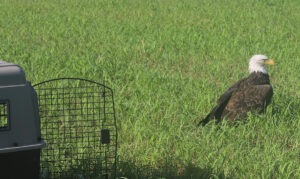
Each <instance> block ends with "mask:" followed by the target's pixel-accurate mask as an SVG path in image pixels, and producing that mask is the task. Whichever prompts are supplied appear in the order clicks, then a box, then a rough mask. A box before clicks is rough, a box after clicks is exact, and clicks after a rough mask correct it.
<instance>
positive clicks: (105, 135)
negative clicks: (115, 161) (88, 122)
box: [100, 129, 110, 144]
mask: <svg viewBox="0 0 300 179" xmlns="http://www.w3.org/2000/svg"><path fill="white" fill-rule="evenodd" d="M100 141H101V143H102V144H109V143H110V131H109V129H101V139H100Z"/></svg>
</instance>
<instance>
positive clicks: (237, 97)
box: [198, 55, 274, 126]
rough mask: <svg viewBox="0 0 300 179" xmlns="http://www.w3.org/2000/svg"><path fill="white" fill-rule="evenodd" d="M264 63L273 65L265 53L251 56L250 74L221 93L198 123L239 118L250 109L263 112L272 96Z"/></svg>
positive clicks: (245, 114) (244, 115)
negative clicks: (214, 104)
mask: <svg viewBox="0 0 300 179" xmlns="http://www.w3.org/2000/svg"><path fill="white" fill-rule="evenodd" d="M266 65H274V61H273V60H272V59H269V58H268V57H267V56H265V55H254V56H253V57H251V58H250V61H249V72H250V75H249V76H248V77H246V78H243V79H241V80H239V81H238V82H236V83H235V84H234V85H232V86H231V87H230V88H229V89H228V90H227V91H226V92H225V93H224V94H223V95H221V97H220V98H219V99H218V101H217V105H216V106H215V107H214V108H213V109H212V110H211V112H210V113H209V114H208V115H207V116H206V117H205V118H204V119H203V120H201V121H200V122H199V124H198V125H202V126H204V125H205V124H207V123H208V122H209V121H210V120H216V122H221V121H222V120H223V119H224V118H225V119H227V120H228V121H233V120H240V119H243V118H245V117H246V116H247V113H248V112H251V111H257V112H258V113H261V112H264V111H265V110H266V108H267V106H268V105H269V104H270V102H271V98H272V96H273V88H272V86H271V84H270V79H269V75H268V72H267V70H266V68H265V66H266Z"/></svg>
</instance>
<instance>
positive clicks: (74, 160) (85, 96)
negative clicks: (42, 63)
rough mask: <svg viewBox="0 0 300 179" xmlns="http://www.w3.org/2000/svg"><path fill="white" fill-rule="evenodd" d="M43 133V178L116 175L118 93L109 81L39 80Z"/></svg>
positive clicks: (105, 176) (107, 176)
mask: <svg viewBox="0 0 300 179" xmlns="http://www.w3.org/2000/svg"><path fill="white" fill-rule="evenodd" d="M34 89H35V90H36V92H37V94H38V104H39V114H40V121H41V133H42V137H43V139H44V140H45V141H46V143H47V147H46V148H44V149H43V150H42V151H41V170H40V171H41V173H40V176H41V178H80V179H81V178H115V174H116V152H117V151H116V150H117V129H116V120H115V109H114V99H113V92H112V90H111V89H110V88H108V87H107V86H105V85H103V84H99V83H96V82H93V81H89V80H85V79H77V78H60V79H52V80H49V81H44V82H42V83H38V84H36V85H34Z"/></svg>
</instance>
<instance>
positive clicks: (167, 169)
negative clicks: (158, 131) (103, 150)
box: [117, 162, 225, 179]
mask: <svg viewBox="0 0 300 179" xmlns="http://www.w3.org/2000/svg"><path fill="white" fill-rule="evenodd" d="M117 178H124V179H125V178H128V179H129V178H130V179H140V178H141V179H144V178H153V179H156V178H160V179H163V178H166V179H169V178H170V179H174V178H177V179H181V178H182V179H198V178H225V175H224V173H217V174H216V173H214V172H213V170H212V169H211V168H199V167H196V166H194V165H192V164H188V165H187V166H184V167H182V168H181V169H179V168H177V167H172V166H163V167H161V168H153V167H152V166H142V167H137V166H136V165H134V164H133V163H130V162H120V163H119V166H118V171H117Z"/></svg>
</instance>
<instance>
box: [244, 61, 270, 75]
mask: <svg viewBox="0 0 300 179" xmlns="http://www.w3.org/2000/svg"><path fill="white" fill-rule="evenodd" d="M249 72H250V74H251V73H253V72H261V73H264V74H268V71H267V69H266V68H265V65H261V64H257V63H255V62H250V64H249Z"/></svg>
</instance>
